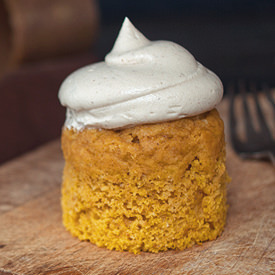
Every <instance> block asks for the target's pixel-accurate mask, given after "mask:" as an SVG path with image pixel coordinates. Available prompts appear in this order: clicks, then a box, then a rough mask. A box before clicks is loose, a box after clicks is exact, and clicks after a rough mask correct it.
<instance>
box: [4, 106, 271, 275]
mask: <svg viewBox="0 0 275 275" xmlns="http://www.w3.org/2000/svg"><path fill="white" fill-rule="evenodd" d="M227 109H228V104H227V102H226V101H223V102H222V104H221V106H220V110H221V114H222V117H223V118H225V122H227ZM226 135H227V136H228V132H226ZM227 156H228V157H227V163H228V170H229V173H230V175H231V177H232V183H231V184H229V186H228V203H229V212H228V218H227V225H226V227H225V231H224V232H223V234H222V235H221V236H220V237H219V238H218V239H217V240H215V241H211V242H206V243H203V244H202V245H201V246H195V247H192V248H190V249H186V250H183V251H173V250H171V251H167V252H163V253H158V254H151V253H141V254H139V255H134V254H131V253H128V252H115V251H109V250H107V249H105V248H98V247H96V246H95V245H93V244H91V243H89V242H80V241H79V240H78V239H77V238H74V237H72V236H71V235H70V234H69V233H68V232H67V231H66V230H65V228H64V227H63V226H62V222H61V209H60V184H61V177H62V168H63V165H64V162H63V158H62V154H61V150H60V142H59V140H57V141H55V142H52V143H50V144H47V145H44V146H43V147H41V148H40V149H39V150H36V151H34V152H31V153H29V154H27V155H26V156H23V157H21V158H18V159H16V160H14V161H12V162H10V163H7V164H5V165H3V166H2V167H0V221H1V222H0V274H1V275H23V274H24V275H33V274H36V275H42V274H43V275H50V274H51V275H69V274H70V275H84V274H85V275H101V274H104V275H111V274H112V275H115V274H121V275H122V274H131V275H134V274H142V275H149V274H150V275H152V274H155V275H158V274H163V275H166V274H175V275H176V274H194V275H196V274H199V275H201V274H204V275H207V274H209V275H210V274H211V275H212V274H219V275H222V274H258V275H268V274H275V241H274V236H275V201H274V198H275V170H274V167H273V166H272V165H271V163H269V162H259V161H250V160H247V161H243V160H241V159H240V158H239V157H238V156H237V155H236V154H235V153H234V152H233V151H232V149H231V147H230V144H228V148H227Z"/></svg>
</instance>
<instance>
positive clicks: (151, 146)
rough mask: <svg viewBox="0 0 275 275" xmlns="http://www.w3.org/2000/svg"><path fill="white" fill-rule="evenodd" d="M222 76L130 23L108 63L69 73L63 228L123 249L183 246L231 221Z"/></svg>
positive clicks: (63, 94)
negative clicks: (221, 104)
mask: <svg viewBox="0 0 275 275" xmlns="http://www.w3.org/2000/svg"><path fill="white" fill-rule="evenodd" d="M222 94H223V88H222V84H221V81H220V80H219V78H218V77H217V76H216V75H215V74H214V73H212V72H211V71H209V70H208V69H206V68H205V67H204V66H202V65H201V64H200V63H198V62H197V61H196V60H195V59H194V57H193V56H192V55H191V54H190V53H189V52H188V51H187V50H185V49H184V48H183V47H181V46H179V45H177V44H175V43H173V42H168V41H150V40H148V39H147V38H145V37H144V36H143V35H142V34H141V33H140V32H139V31H138V30H137V29H136V28H135V27H134V26H133V25H132V24H131V22H130V21H129V19H128V18H126V19H125V20H124V22H123V25H122V28H121V30H120V32H119V35H118V37H117V39H116V42H115V44H114V47H113V49H112V51H111V52H110V53H109V54H108V55H107V56H106V57H105V61H104V62H99V63H96V64H92V65H90V66H87V67H84V68H81V69H79V70H77V71H76V72H74V73H72V74H71V75H70V76H69V77H68V78H67V79H66V80H65V81H64V82H63V84H62V86H61V88H60V91H59V99H60V102H61V104H62V105H64V106H66V108H67V113H66V121H65V125H64V127H63V131H62V150H63V153H64V158H65V167H64V172H63V184H62V210H63V223H64V225H65V227H66V228H67V230H69V231H70V232H71V233H72V235H74V236H77V237H78V238H79V239H80V240H88V241H90V242H91V243H94V244H96V245H97V246H100V247H105V248H108V249H114V250H119V251H130V252H133V253H139V252H140V251H149V252H160V251H165V250H168V249H181V250H182V249H185V248H187V247H191V246H193V245H194V244H201V243H202V242H204V241H207V240H213V239H215V238H217V236H219V235H220V234H221V233H222V231H223V228H224V225H225V221H226V210H227V205H226V184H227V182H228V180H229V177H228V175H227V172H226V166H225V141H224V128H223V122H222V120H221V118H220V116H219V114H218V112H217V110H216V109H215V106H216V105H217V104H218V103H219V102H220V100H221V98H222Z"/></svg>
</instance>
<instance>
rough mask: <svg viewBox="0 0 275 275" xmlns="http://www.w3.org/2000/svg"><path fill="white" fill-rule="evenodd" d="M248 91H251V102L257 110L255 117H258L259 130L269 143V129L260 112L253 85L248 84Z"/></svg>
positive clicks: (255, 89) (270, 138)
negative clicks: (252, 101)
mask: <svg viewBox="0 0 275 275" xmlns="http://www.w3.org/2000/svg"><path fill="white" fill-rule="evenodd" d="M250 89H251V91H252V94H253V100H254V102H255V105H256V110H257V115H258V121H259V124H260V128H261V130H262V132H263V134H264V137H265V138H266V139H267V140H269V141H271V140H272V135H271V132H270V130H269V127H268V125H267V123H266V119H265V116H264V114H263V111H262V108H261V106H260V102H259V98H258V93H257V88H256V86H255V83H253V82H251V83H250Z"/></svg>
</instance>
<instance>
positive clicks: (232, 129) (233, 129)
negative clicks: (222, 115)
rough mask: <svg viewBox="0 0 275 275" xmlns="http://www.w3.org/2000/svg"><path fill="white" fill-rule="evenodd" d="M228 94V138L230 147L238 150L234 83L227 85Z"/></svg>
mask: <svg viewBox="0 0 275 275" xmlns="http://www.w3.org/2000/svg"><path fill="white" fill-rule="evenodd" d="M227 90H228V93H229V128H230V138H231V142H232V145H233V147H234V148H235V149H238V148H237V147H238V138H237V129H236V128H237V120H236V115H235V111H234V110H235V98H236V83H235V82H231V83H229V85H228V89H227Z"/></svg>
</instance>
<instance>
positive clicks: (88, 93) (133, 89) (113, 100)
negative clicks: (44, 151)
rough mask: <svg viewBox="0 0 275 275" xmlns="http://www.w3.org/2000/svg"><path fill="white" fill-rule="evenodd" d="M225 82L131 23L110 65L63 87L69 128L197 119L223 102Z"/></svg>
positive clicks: (90, 69)
mask: <svg viewBox="0 0 275 275" xmlns="http://www.w3.org/2000/svg"><path fill="white" fill-rule="evenodd" d="M222 95H223V87H222V84H221V81H220V80H219V78H218V77H217V76H216V75H215V74H214V73H213V72H211V71H209V70H208V69H206V68H205V67H203V66H202V65H201V64H200V63H198V62H197V61H196V60H195V58H194V57H193V56H192V55H191V54H190V53H189V52H188V51H187V50H186V49H184V48H183V47H181V46H179V45H177V44H175V43H173V42H168V41H150V40H148V39H147V38H146V37H144V36H143V35H142V34H141V33H140V32H139V31H138V30H137V29H136V28H135V27H134V26H133V25H132V24H131V22H130V21H129V19H128V18H125V20H124V22H123V25H122V28H121V30H120V33H119V35H118V38H117V40H116V42H115V44H114V47H113V49H112V51H111V52H110V53H109V54H108V55H107V56H106V57H105V62H99V63H96V64H93V65H89V66H86V67H84V68H81V69H79V70H77V71H75V72H74V73H72V74H71V75H70V76H69V77H67V79H66V80H65V81H64V82H63V83H62V85H61V88H60V91H59V99H60V102H61V104H62V105H64V106H66V107H67V116H66V122H65V127H67V128H75V129H77V130H81V129H83V128H104V129H118V128H126V127H131V126H134V125H138V124H147V123H157V122H163V121H169V120H175V119H180V118H183V117H186V116H193V115H196V114H200V113H203V112H206V111H208V110H211V109H213V108H214V107H215V106H216V105H217V104H218V103H219V102H220V100H221V98H222Z"/></svg>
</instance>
